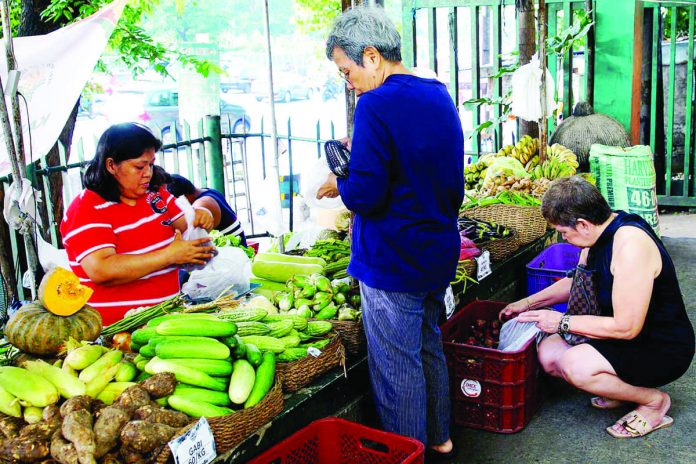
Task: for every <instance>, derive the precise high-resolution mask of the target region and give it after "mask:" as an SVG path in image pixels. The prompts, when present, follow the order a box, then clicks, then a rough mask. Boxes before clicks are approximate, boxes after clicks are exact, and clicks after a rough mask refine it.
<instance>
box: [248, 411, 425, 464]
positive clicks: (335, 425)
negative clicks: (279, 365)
mask: <svg viewBox="0 0 696 464" xmlns="http://www.w3.org/2000/svg"><path fill="white" fill-rule="evenodd" d="M423 459H424V447H423V443H421V442H420V441H418V440H415V439H413V438H408V437H403V436H401V435H396V434H394V433H389V432H383V431H381V430H376V429H373V428H370V427H365V426H364V425H360V424H356V423H355V422H350V421H347V420H343V419H338V418H336V417H328V418H326V419H320V420H317V421H314V422H312V423H311V424H309V425H308V426H307V427H305V428H303V429H300V430H299V431H298V432H295V433H294V434H292V435H290V436H289V437H288V438H286V439H285V440H283V441H281V442H280V443H278V444H276V445H275V446H273V447H272V448H271V449H269V450H268V451H266V452H265V453H263V454H262V455H260V456H258V457H257V458H255V459H252V460H251V461H249V464H324V463H331V464H353V463H361V464H397V463H404V464H406V463H408V464H423Z"/></svg>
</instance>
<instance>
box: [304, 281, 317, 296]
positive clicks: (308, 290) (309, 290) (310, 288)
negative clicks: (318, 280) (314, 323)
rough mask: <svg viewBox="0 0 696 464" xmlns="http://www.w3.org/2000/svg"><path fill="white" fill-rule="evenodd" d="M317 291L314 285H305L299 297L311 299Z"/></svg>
mask: <svg viewBox="0 0 696 464" xmlns="http://www.w3.org/2000/svg"><path fill="white" fill-rule="evenodd" d="M316 293H317V287H315V286H314V285H311V284H309V285H307V286H305V287H304V288H303V289H302V293H300V298H307V299H310V300H311V299H312V298H314V295H315V294H316Z"/></svg>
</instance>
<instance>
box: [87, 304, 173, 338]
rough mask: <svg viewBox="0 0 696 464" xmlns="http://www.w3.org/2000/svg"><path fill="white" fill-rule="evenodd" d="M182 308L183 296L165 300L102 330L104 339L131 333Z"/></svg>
mask: <svg viewBox="0 0 696 464" xmlns="http://www.w3.org/2000/svg"><path fill="white" fill-rule="evenodd" d="M180 308H181V295H177V296H175V297H173V298H170V299H168V300H165V301H163V302H161V303H158V304H156V305H154V306H150V307H149V308H145V309H143V310H142V311H138V312H135V313H134V314H131V315H130V316H126V317H124V318H123V319H121V320H120V321H116V322H114V323H113V324H111V325H107V326H106V327H104V329H103V330H102V333H101V334H102V337H105V338H110V337H113V336H114V335H116V334H117V333H119V332H130V331H132V330H134V329H137V328H138V327H140V326H142V325H143V324H147V322H148V321H150V320H151V319H154V318H156V317H159V316H164V315H165V314H169V313H171V312H174V311H178V310H180Z"/></svg>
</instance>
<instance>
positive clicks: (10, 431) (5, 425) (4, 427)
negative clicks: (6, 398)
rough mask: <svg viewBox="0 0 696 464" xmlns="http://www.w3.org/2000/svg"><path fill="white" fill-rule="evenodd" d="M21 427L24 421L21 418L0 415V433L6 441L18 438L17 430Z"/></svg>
mask: <svg viewBox="0 0 696 464" xmlns="http://www.w3.org/2000/svg"><path fill="white" fill-rule="evenodd" d="M23 425H24V421H23V420H22V419H21V418H17V417H10V416H6V415H4V414H0V433H1V434H2V435H4V436H5V438H7V439H12V438H15V437H16V436H18V435H19V430H20V429H21V428H22V426H23Z"/></svg>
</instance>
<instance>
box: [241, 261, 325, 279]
mask: <svg viewBox="0 0 696 464" xmlns="http://www.w3.org/2000/svg"><path fill="white" fill-rule="evenodd" d="M251 272H253V273H254V275H255V276H256V277H261V278H262V279H267V280H272V281H274V282H287V281H288V280H289V279H290V278H292V276H294V275H295V274H306V275H310V274H314V273H319V274H321V273H323V272H324V267H323V266H322V265H320V264H298V263H288V262H282V261H254V263H253V264H252V265H251Z"/></svg>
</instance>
